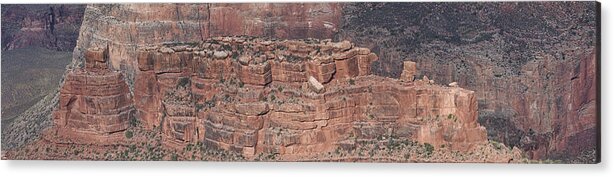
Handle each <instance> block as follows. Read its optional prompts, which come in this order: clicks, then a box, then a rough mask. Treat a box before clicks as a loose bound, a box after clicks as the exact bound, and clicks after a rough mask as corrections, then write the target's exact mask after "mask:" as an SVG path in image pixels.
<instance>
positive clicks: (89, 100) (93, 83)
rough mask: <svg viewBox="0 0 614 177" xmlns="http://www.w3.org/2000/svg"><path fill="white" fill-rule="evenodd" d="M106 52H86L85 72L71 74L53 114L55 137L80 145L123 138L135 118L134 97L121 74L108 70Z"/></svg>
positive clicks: (94, 50)
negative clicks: (130, 122)
mask: <svg viewBox="0 0 614 177" xmlns="http://www.w3.org/2000/svg"><path fill="white" fill-rule="evenodd" d="M106 53H107V51H106V49H100V48H96V49H90V50H87V51H86V55H85V56H86V64H85V68H84V69H78V70H74V71H71V72H69V73H68V74H67V75H66V78H65V81H64V85H63V86H62V88H61V91H60V98H59V102H60V105H59V107H58V109H57V110H56V111H54V113H53V115H54V122H55V130H56V134H57V135H58V136H59V137H62V138H66V139H70V140H71V141H73V142H78V143H103V144H106V143H111V144H112V143H113V141H116V140H118V139H121V138H123V131H124V130H126V129H127V128H128V126H129V121H130V119H131V117H132V116H133V114H134V111H133V110H134V106H133V102H132V96H131V94H130V91H129V90H128V85H127V84H126V83H125V81H124V79H123V75H122V74H121V73H119V72H112V71H109V70H108V68H107V55H106Z"/></svg>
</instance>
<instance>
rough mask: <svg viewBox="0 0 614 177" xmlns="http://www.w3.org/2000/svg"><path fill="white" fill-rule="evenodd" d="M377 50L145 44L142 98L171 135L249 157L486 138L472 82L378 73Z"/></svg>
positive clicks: (140, 105)
mask: <svg viewBox="0 0 614 177" xmlns="http://www.w3.org/2000/svg"><path fill="white" fill-rule="evenodd" d="M377 59H378V57H377V56H376V55H375V54H373V53H371V52H370V50H369V49H366V48H360V47H354V46H353V45H352V44H351V43H349V42H347V41H344V42H338V43H336V42H331V41H330V40H264V39H261V38H249V37H218V38H212V39H208V40H206V41H203V42H200V43H198V44H169V45H163V46H148V47H143V48H140V49H138V57H137V58H136V61H137V62H138V71H137V72H136V79H135V81H136V82H135V84H134V87H135V89H134V103H135V107H136V109H137V111H138V113H137V115H138V117H139V119H140V120H141V121H140V122H142V123H143V124H144V125H145V127H146V128H149V129H153V128H156V127H161V128H162V131H163V134H164V135H163V138H164V140H165V142H166V143H165V144H166V145H169V146H171V147H179V148H182V147H185V146H186V145H187V144H194V143H198V142H203V143H205V144H206V145H210V146H213V147H218V148H221V149H226V150H231V151H236V152H240V153H242V154H243V155H244V156H246V157H253V156H255V155H257V154H260V153H275V154H280V155H284V156H301V155H308V154H310V153H318V152H326V151H332V150H334V149H335V148H339V147H343V148H351V147H353V146H354V145H355V143H357V142H360V141H365V140H374V139H381V138H393V137H394V138H402V139H409V140H416V141H419V142H423V143H429V144H432V145H434V146H436V147H440V146H447V147H449V148H452V149H453V150H460V151H468V150H470V149H471V148H472V147H473V146H474V145H478V144H483V143H485V142H487V139H486V130H485V129H484V127H481V126H479V125H478V124H477V121H476V119H477V102H476V98H475V96H474V93H473V91H468V90H464V89H461V88H458V87H456V88H450V87H444V86H436V85H432V81H430V80H427V81H422V80H420V81H416V82H403V83H402V82H400V81H398V80H397V79H390V78H383V77H379V76H372V75H371V73H370V69H368V68H369V67H370V65H371V63H372V62H374V61H376V60H377ZM414 67H415V66H414ZM310 78H311V79H310ZM314 83H316V85H317V84H319V86H318V89H315V91H314V90H312V89H313V88H311V87H313V86H311V85H313V84H314ZM322 87H324V88H322Z"/></svg>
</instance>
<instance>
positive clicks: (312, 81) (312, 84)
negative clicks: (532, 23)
mask: <svg viewBox="0 0 614 177" xmlns="http://www.w3.org/2000/svg"><path fill="white" fill-rule="evenodd" d="M309 88H311V90H313V91H314V92H316V93H322V91H324V85H322V83H320V82H318V80H317V79H316V78H314V77H313V76H309Z"/></svg>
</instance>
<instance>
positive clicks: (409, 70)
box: [400, 61, 416, 82]
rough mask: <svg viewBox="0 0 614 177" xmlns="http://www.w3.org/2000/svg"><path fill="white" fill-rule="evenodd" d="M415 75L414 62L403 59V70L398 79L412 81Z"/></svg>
mask: <svg viewBox="0 0 614 177" xmlns="http://www.w3.org/2000/svg"><path fill="white" fill-rule="evenodd" d="M415 75H416V62H413V61H404V62H403V72H402V73H401V77H400V79H401V80H402V81H409V82H411V81H414V76H415Z"/></svg>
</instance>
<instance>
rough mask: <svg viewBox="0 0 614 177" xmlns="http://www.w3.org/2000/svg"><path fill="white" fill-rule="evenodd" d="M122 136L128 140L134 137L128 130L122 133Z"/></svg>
mask: <svg viewBox="0 0 614 177" xmlns="http://www.w3.org/2000/svg"><path fill="white" fill-rule="evenodd" d="M124 135H125V136H126V138H128V139H130V138H132V136H134V135H133V133H132V131H130V130H126V132H125V133H124Z"/></svg>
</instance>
